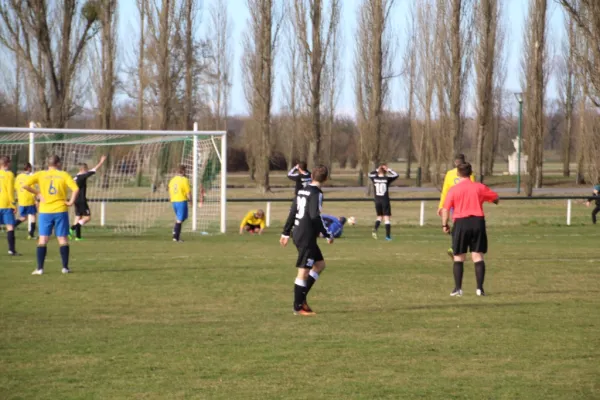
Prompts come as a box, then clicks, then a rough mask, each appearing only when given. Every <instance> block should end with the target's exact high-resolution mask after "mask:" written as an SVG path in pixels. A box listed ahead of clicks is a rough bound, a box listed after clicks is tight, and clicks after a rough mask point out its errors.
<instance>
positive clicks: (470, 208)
mask: <svg viewBox="0 0 600 400" xmlns="http://www.w3.org/2000/svg"><path fill="white" fill-rule="evenodd" d="M472 173H473V171H472V169H471V164H469V163H466V164H460V165H459V166H458V177H459V179H458V182H457V183H456V185H454V186H453V187H452V188H451V189H450V190H449V191H448V196H446V201H445V202H444V207H443V208H442V230H443V231H444V233H450V227H449V226H448V220H449V218H450V210H451V209H454V214H453V215H452V218H453V221H454V229H452V250H453V252H454V256H453V259H454V268H453V271H454V290H453V291H452V293H450V296H462V294H463V291H462V278H463V271H464V263H465V258H466V253H467V251H471V258H472V259H473V262H474V263H475V277H476V279H477V292H476V293H477V296H485V292H484V290H483V280H484V278H485V262H484V261H483V255H484V254H485V253H487V249H488V241H487V233H486V229H485V218H484V214H483V203H484V202H490V203H495V204H498V201H499V200H498V193H496V192H493V191H492V190H491V189H490V188H489V187H487V186H485V185H484V184H482V183H478V182H471V180H470V179H469V177H470V176H471V174H472Z"/></svg>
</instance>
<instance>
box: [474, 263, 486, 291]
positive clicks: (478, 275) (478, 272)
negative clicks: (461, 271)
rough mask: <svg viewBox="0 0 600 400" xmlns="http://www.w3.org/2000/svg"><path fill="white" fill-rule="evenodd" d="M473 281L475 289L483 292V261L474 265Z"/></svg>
mask: <svg viewBox="0 0 600 400" xmlns="http://www.w3.org/2000/svg"><path fill="white" fill-rule="evenodd" d="M475 279H477V289H479V290H483V280H484V279H485V261H479V262H476V263H475Z"/></svg>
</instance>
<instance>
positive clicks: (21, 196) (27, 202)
mask: <svg viewBox="0 0 600 400" xmlns="http://www.w3.org/2000/svg"><path fill="white" fill-rule="evenodd" d="M30 176H31V175H29V174H19V175H17V179H16V180H15V190H16V191H17V202H18V203H19V205H20V206H21V207H27V206H35V195H34V194H33V193H29V192H28V191H27V190H25V189H23V186H25V184H26V183H27V180H28V179H29V177H30Z"/></svg>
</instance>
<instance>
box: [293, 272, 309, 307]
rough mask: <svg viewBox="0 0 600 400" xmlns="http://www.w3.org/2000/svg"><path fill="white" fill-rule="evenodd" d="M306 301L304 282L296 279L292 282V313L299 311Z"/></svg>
mask: <svg viewBox="0 0 600 400" xmlns="http://www.w3.org/2000/svg"><path fill="white" fill-rule="evenodd" d="M305 300H306V281H303V280H302V279H298V278H296V282H294V311H300V310H301V309H302V305H303V304H304V301H305Z"/></svg>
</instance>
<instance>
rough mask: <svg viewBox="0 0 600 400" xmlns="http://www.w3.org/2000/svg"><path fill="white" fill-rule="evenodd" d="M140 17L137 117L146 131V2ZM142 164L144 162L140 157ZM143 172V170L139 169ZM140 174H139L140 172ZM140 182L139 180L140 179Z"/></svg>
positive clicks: (140, 4) (142, 0) (141, 1)
mask: <svg viewBox="0 0 600 400" xmlns="http://www.w3.org/2000/svg"><path fill="white" fill-rule="evenodd" d="M138 7H139V16H140V42H139V46H138V52H139V55H138V79H139V86H138V103H137V117H138V129H139V130H144V90H145V85H146V79H145V73H144V47H145V45H146V43H145V40H144V38H145V33H146V32H145V28H144V22H145V20H146V0H138ZM140 162H143V161H142V160H141V157H140ZM138 170H139V171H141V168H138ZM138 173H139V172H138ZM138 180H139V179H138Z"/></svg>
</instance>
